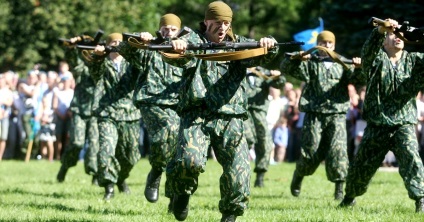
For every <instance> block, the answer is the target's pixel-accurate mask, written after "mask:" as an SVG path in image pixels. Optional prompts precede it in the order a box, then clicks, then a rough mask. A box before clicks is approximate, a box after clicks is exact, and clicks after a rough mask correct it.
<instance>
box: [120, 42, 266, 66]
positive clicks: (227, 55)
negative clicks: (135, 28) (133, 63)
mask: <svg viewBox="0 0 424 222" xmlns="http://www.w3.org/2000/svg"><path fill="white" fill-rule="evenodd" d="M128 43H129V44H130V45H131V46H132V47H136V48H139V49H148V46H147V45H145V44H143V43H141V42H139V41H138V40H137V39H135V38H129V39H128ZM267 53H268V49H267V48H256V49H249V50H242V51H235V52H222V53H211V54H190V53H189V54H177V53H166V52H161V54H162V55H163V56H165V57H166V58H170V59H180V58H187V57H196V58H198V59H203V60H208V61H234V60H242V59H248V58H252V57H256V56H261V55H265V54H267Z"/></svg>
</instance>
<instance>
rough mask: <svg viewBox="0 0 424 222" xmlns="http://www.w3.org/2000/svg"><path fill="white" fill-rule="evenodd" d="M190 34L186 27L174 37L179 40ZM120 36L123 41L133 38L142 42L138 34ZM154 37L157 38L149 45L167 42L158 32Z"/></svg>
mask: <svg viewBox="0 0 424 222" xmlns="http://www.w3.org/2000/svg"><path fill="white" fill-rule="evenodd" d="M190 32H191V29H190V28H188V27H186V26H184V27H183V28H182V29H180V31H179V32H178V34H177V35H176V37H177V38H179V37H181V36H184V35H186V34H188V33H190ZM122 35H123V37H124V40H125V41H128V39H129V38H130V37H132V38H135V39H136V40H138V41H142V40H141V38H140V34H139V33H138V34H131V33H126V32H124V33H122ZM156 36H157V37H156V38H154V39H153V40H151V41H150V42H149V43H153V44H162V43H164V42H165V41H166V40H167V39H166V38H164V37H163V36H162V33H161V32H160V31H156Z"/></svg>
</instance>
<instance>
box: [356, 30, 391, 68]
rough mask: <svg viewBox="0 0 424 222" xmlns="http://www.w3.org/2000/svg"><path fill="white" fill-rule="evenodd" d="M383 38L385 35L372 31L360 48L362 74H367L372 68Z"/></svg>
mask: <svg viewBox="0 0 424 222" xmlns="http://www.w3.org/2000/svg"><path fill="white" fill-rule="evenodd" d="M385 37H386V35H385V34H381V33H379V32H378V30H377V28H375V29H373V30H372V32H371V34H370V36H369V37H368V39H367V40H366V41H365V43H364V45H363V46H362V51H361V58H362V69H363V72H362V73H368V71H369V69H370V68H371V67H372V63H373V62H374V60H375V59H376V58H377V56H378V54H379V52H380V51H381V50H382V46H383V42H384V39H385Z"/></svg>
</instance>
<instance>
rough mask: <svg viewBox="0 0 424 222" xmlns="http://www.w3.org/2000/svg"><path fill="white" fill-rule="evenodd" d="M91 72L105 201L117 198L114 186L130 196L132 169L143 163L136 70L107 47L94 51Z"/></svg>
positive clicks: (110, 40)
mask: <svg viewBox="0 0 424 222" xmlns="http://www.w3.org/2000/svg"><path fill="white" fill-rule="evenodd" d="M120 42H122V34H120V33H112V34H110V35H109V36H108V37H107V40H106V46H110V47H113V46H117V45H119V43H120ZM94 54H95V55H93V58H92V61H91V62H90V63H89V73H90V74H91V76H92V77H93V79H94V81H95V82H96V84H97V87H96V96H95V98H96V99H99V101H98V102H96V103H95V104H96V106H98V107H95V108H94V110H95V111H94V112H95V115H97V118H98V119H97V121H98V128H99V147H100V148H99V152H98V155H97V158H98V180H99V185H100V186H102V187H105V195H104V199H105V200H110V199H111V198H113V197H114V185H115V184H116V185H117V186H118V189H119V191H120V192H123V193H126V194H129V193H130V189H129V187H128V185H127V183H126V182H125V180H126V179H127V178H128V176H129V174H130V171H131V169H132V168H133V167H134V166H135V164H136V163H137V162H138V161H139V160H140V158H141V155H140V151H139V149H138V147H139V135H140V118H141V115H140V111H139V110H138V109H137V108H136V107H135V106H134V104H133V92H134V88H135V83H136V81H137V76H138V75H137V74H138V72H137V70H136V69H134V68H133V67H132V66H131V65H130V64H129V63H128V62H127V61H126V60H125V59H124V58H123V57H122V56H121V55H120V54H119V53H117V52H111V53H109V54H107V53H106V51H105V46H102V45H98V46H96V47H95V49H94Z"/></svg>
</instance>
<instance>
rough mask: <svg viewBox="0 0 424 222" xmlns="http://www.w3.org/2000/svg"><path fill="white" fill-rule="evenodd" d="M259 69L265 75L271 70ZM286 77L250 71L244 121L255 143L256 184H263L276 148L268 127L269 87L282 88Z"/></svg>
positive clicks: (248, 139) (252, 143)
mask: <svg viewBox="0 0 424 222" xmlns="http://www.w3.org/2000/svg"><path fill="white" fill-rule="evenodd" d="M256 69H257V71H259V72H261V73H262V74H263V75H268V76H269V73H270V71H269V70H266V69H264V68H262V67H257V68H256ZM285 82H286V79H285V78H284V76H280V77H279V78H269V79H264V77H261V76H257V75H256V74H254V73H248V75H247V83H248V84H247V86H246V94H247V97H248V106H249V108H248V111H249V112H248V116H249V118H248V119H247V120H245V121H244V129H245V130H244V133H245V135H246V140H247V144H248V145H249V147H251V146H252V145H254V149H255V153H256V159H255V164H256V166H255V169H254V172H255V173H257V175H258V176H257V180H256V182H255V186H262V185H263V184H262V185H261V183H263V173H265V172H267V171H268V166H269V161H270V154H271V151H272V149H273V148H274V143H273V141H272V136H271V131H270V130H269V129H268V125H267V121H266V114H267V112H268V107H269V100H268V95H269V87H270V86H272V87H274V88H278V89H281V88H282V87H284V84H285Z"/></svg>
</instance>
